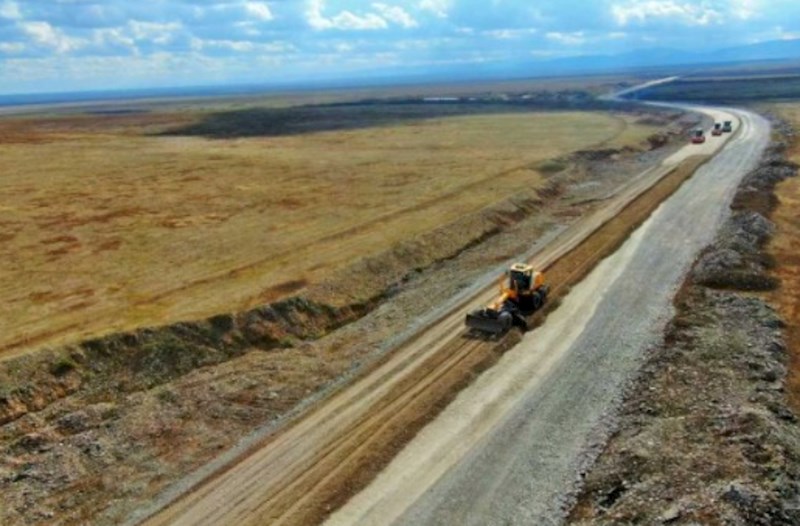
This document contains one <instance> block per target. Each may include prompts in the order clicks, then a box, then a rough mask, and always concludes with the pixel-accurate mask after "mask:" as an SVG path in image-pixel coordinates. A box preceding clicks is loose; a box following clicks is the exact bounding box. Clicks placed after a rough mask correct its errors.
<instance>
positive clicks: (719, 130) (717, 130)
mask: <svg viewBox="0 0 800 526" xmlns="http://www.w3.org/2000/svg"><path fill="white" fill-rule="evenodd" d="M711 135H713V136H714V137H718V136H720V135H722V123H721V122H718V123H716V124H714V129H713V130H711Z"/></svg>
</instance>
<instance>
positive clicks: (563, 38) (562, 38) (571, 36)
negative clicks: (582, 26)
mask: <svg viewBox="0 0 800 526" xmlns="http://www.w3.org/2000/svg"><path fill="white" fill-rule="evenodd" d="M545 36H546V37H547V38H548V39H550V40H553V41H555V42H558V43H559V44H563V45H565V46H579V45H581V44H583V43H584V42H586V36H585V35H584V33H583V31H574V32H572V33H562V32H560V31H550V32H549V33H547V34H546V35H545Z"/></svg>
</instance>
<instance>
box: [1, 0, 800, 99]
mask: <svg viewBox="0 0 800 526" xmlns="http://www.w3.org/2000/svg"><path fill="white" fill-rule="evenodd" d="M791 38H800V1H799V0H693V1H687V0H592V1H588V0H408V1H400V0H379V1H371V0H367V1H353V0H266V1H265V0H195V1H190V0H103V1H98V0H0V93H5V94H8V93H35V92H53V91H72V90H92V89H94V90H100V89H125V88H149V87H164V86H198V85H216V84H246V83H250V84H277V83H291V82H306V81H315V80H319V79H330V78H348V77H349V76H350V77H356V76H359V75H364V74H365V73H368V72H370V71H373V72H374V71H379V72H381V74H383V75H386V76H388V77H392V76H398V77H401V76H402V75H404V74H406V73H407V72H409V71H430V72H435V71H436V70H437V68H443V67H450V66H453V65H458V64H462V65H470V64H491V63H498V62H507V61H514V62H520V61H527V60H547V59H553V58H559V57H565V56H575V55H595V54H616V53H624V52H628V51H631V50H634V49H642V48H675V49H682V50H692V49H699V48H701V49H704V50H707V49H713V48H723V47H733V46H737V45H743V44H749V43H755V42H760V41H768V40H779V39H791Z"/></svg>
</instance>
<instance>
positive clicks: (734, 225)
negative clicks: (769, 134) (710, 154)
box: [692, 143, 798, 290]
mask: <svg viewBox="0 0 800 526" xmlns="http://www.w3.org/2000/svg"><path fill="white" fill-rule="evenodd" d="M785 151H786V145H785V143H775V144H773V145H772V146H770V148H769V149H768V150H767V152H766V153H765V155H764V158H763V159H762V161H761V163H760V165H759V167H758V168H756V169H755V170H753V171H752V172H750V173H749V174H748V175H747V176H745V178H744V180H743V182H742V185H741V186H740V188H739V190H738V191H737V193H736V196H735V197H734V201H733V204H732V206H731V208H732V209H733V213H732V215H731V218H730V219H729V220H728V221H727V222H726V223H725V224H724V225H723V227H722V229H721V231H720V233H719V235H718V236H717V239H716V240H715V242H714V244H713V245H711V246H710V247H709V248H708V249H706V250H705V251H704V253H703V254H702V255H701V257H700V259H699V261H698V263H697V265H695V267H694V269H693V271H692V279H693V280H694V281H695V283H698V284H700V285H705V286H708V287H717V288H733V289H739V290H771V289H773V288H775V286H776V285H777V282H776V281H775V279H774V278H773V277H772V276H769V275H768V273H767V272H766V271H767V270H768V269H769V268H770V267H771V266H772V261H771V259H770V258H769V257H768V256H767V255H765V254H764V253H763V250H762V249H763V247H764V245H765V243H766V242H767V241H768V240H769V239H770V237H771V236H772V234H773V232H774V230H775V226H774V225H773V224H772V222H771V221H770V220H769V219H767V218H766V217H765V215H768V214H769V213H770V212H771V211H772V210H773V209H774V207H775V205H776V204H777V198H776V197H775V194H774V191H773V190H774V188H775V185H776V184H778V183H779V182H781V181H783V180H784V179H786V178H787V177H792V176H794V175H795V174H796V173H797V168H798V167H797V165H796V164H794V163H792V162H789V161H786V159H785V157H784V155H785Z"/></svg>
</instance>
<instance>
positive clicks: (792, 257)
mask: <svg viewBox="0 0 800 526" xmlns="http://www.w3.org/2000/svg"><path fill="white" fill-rule="evenodd" d="M774 109H775V110H776V111H777V113H778V114H779V115H781V116H783V117H784V118H785V119H786V120H787V121H788V122H790V123H791V124H792V125H793V127H794V129H795V130H800V104H779V105H775V108H774ZM789 157H790V159H791V160H793V161H794V162H796V163H799V164H800V141H798V140H797V138H796V137H795V141H794V144H793V145H792V147H791V149H790V151H789ZM775 194H776V196H777V206H776V207H775V210H774V211H773V212H772V215H771V219H772V221H773V222H774V223H775V226H776V232H775V235H774V237H773V238H772V240H771V242H770V244H769V247H768V249H769V253H770V255H771V256H772V257H774V258H775V268H774V270H773V274H774V275H775V276H776V277H777V278H778V279H779V280H780V283H781V286H780V288H779V289H778V290H777V291H776V292H775V293H774V294H772V295H771V297H770V302H771V303H772V304H773V305H775V307H776V308H777V309H778V311H779V312H780V314H781V317H782V318H783V319H784V320H785V322H786V329H785V334H786V340H787V344H788V346H789V351H790V367H789V377H788V379H787V383H788V386H787V387H788V395H789V401H790V402H791V404H792V406H793V408H794V410H795V411H796V412H798V413H800V178H797V177H795V178H791V179H787V180H785V181H783V182H782V183H780V184H778V186H777V187H776V190H775Z"/></svg>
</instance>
